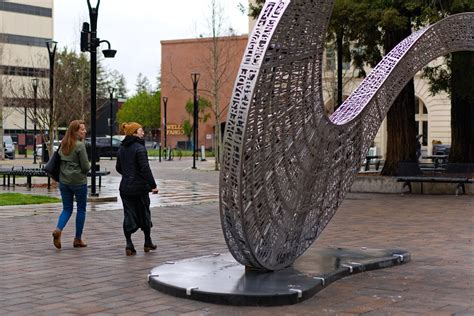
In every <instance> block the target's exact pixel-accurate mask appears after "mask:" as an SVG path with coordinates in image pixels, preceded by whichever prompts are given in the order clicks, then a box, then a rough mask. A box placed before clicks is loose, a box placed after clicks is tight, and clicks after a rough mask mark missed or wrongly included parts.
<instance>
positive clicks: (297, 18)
mask: <svg viewBox="0 0 474 316" xmlns="http://www.w3.org/2000/svg"><path fill="white" fill-rule="evenodd" d="M332 5H333V1H322V0H320V1H313V0H291V1H290V0H267V1H266V3H265V5H264V7H263V9H262V13H261V14H260V17H259V18H258V20H257V23H256V26H255V29H254V31H253V33H252V35H251V36H250V37H249V42H248V44H247V48H246V50H245V54H244V57H243V60H242V63H241V66H240V70H239V72H238V75H237V79H236V82H235V86H234V90H233V95H232V99H231V102H230V108H229V114H228V118H227V124H226V130H225V135H224V142H223V145H224V146H223V160H222V169H221V174H220V195H221V196H220V213H221V222H222V228H223V231H224V236H225V240H226V242H227V245H228V247H229V249H230V252H231V253H232V255H233V256H234V258H235V259H236V260H237V261H238V262H240V263H241V264H244V265H247V266H252V267H255V268H259V269H265V270H278V269H282V268H285V267H287V266H289V265H291V264H292V263H293V261H294V260H295V259H296V258H297V257H298V256H300V255H301V254H303V252H304V251H305V250H306V249H307V248H308V247H309V246H311V244H312V243H313V242H314V241H315V239H316V238H317V237H318V236H319V235H320V234H321V232H322V231H323V229H324V228H325V226H326V225H327V224H328V222H329V221H330V220H331V218H332V216H333V215H334V213H335V212H336V210H337V208H338V206H339V205H340V204H341V202H342V200H343V198H344V196H345V194H346V192H347V191H348V190H349V188H350V187H351V184H352V182H353V180H354V177H355V176H356V174H357V172H358V169H359V167H360V163H361V161H362V160H363V158H364V156H365V153H366V152H367V150H368V148H369V146H370V143H371V142H372V140H373V139H374V137H375V134H376V133H377V130H378V129H379V127H380V124H381V123H382V121H383V119H384V118H385V116H386V114H387V112H388V110H389V108H390V106H391V104H392V103H393V101H394V99H395V98H396V96H397V95H398V94H399V92H400V91H401V89H402V88H403V87H404V86H405V84H406V83H407V82H408V81H409V80H410V79H411V78H412V77H413V76H414V75H415V73H416V72H417V71H419V70H420V69H421V68H422V67H423V66H424V65H426V64H427V63H429V62H430V61H431V60H433V59H435V58H437V57H439V56H442V55H445V54H448V53H450V52H454V51H460V50H474V13H465V14H458V15H453V16H450V17H448V18H446V19H444V20H442V21H440V22H438V23H436V24H434V25H432V26H429V27H427V28H425V29H422V30H420V31H418V32H416V33H413V34H412V35H411V36H409V37H408V38H406V39H405V40H403V41H402V42H401V43H400V44H399V45H398V46H396V47H395V48H394V49H393V50H392V51H391V52H390V53H389V54H387V55H386V56H385V58H384V59H383V60H382V61H381V62H380V64H379V65H377V66H376V67H375V68H374V69H373V71H372V72H371V74H370V75H369V76H368V77H367V78H366V79H365V80H364V81H363V82H362V83H361V85H360V86H359V87H358V88H357V89H356V90H355V91H354V93H352V95H351V96H350V97H349V98H348V99H347V100H346V101H345V102H344V104H343V105H342V106H341V107H339V109H338V110H337V111H336V112H335V113H334V114H332V115H331V117H327V116H326V114H325V111H324V108H323V97H322V88H321V87H322V83H321V75H322V55H323V48H324V38H325V34H326V28H327V24H328V21H329V18H330V15H331V10H332Z"/></svg>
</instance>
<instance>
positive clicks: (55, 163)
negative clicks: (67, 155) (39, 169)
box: [43, 144, 61, 182]
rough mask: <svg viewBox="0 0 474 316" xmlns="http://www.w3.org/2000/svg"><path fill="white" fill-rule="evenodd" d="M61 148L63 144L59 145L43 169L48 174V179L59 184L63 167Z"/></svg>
mask: <svg viewBox="0 0 474 316" xmlns="http://www.w3.org/2000/svg"><path fill="white" fill-rule="evenodd" d="M60 148H61V144H60V145H59V147H58V150H56V151H55V152H54V153H53V155H52V156H51V159H49V161H48V163H47V164H46V165H45V166H44V167H43V171H44V172H46V174H47V175H48V177H50V178H51V179H53V180H54V181H56V182H59V168H60V167H61V156H60V155H59V152H58V151H59V149H60Z"/></svg>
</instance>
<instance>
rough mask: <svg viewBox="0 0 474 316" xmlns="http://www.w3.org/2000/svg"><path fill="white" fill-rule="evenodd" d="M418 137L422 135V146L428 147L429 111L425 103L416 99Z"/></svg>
mask: <svg viewBox="0 0 474 316" xmlns="http://www.w3.org/2000/svg"><path fill="white" fill-rule="evenodd" d="M415 122H416V135H417V136H418V135H422V136H423V137H422V138H421V145H422V146H428V109H427V108H426V106H425V104H424V103H423V101H421V100H420V99H419V98H418V97H415Z"/></svg>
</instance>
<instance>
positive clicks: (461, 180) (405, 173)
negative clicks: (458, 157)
mask: <svg viewBox="0 0 474 316" xmlns="http://www.w3.org/2000/svg"><path fill="white" fill-rule="evenodd" d="M473 173H474V164H469V163H448V164H447V165H446V169H445V170H443V171H439V172H438V170H436V169H434V170H433V171H432V172H429V173H426V172H422V170H421V169H420V166H419V165H418V163H417V162H400V163H399V164H398V169H397V176H396V178H397V182H403V187H402V193H403V192H404V189H405V187H408V192H410V193H411V192H412V188H411V183H412V182H419V183H421V193H422V194H423V183H424V182H432V183H456V184H457V186H456V191H455V194H456V195H458V194H459V193H460V192H462V194H465V193H466V188H465V184H466V183H473V182H474V181H473V179H472V174H473Z"/></svg>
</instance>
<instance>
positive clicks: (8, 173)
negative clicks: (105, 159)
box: [0, 167, 110, 189]
mask: <svg viewBox="0 0 474 316" xmlns="http://www.w3.org/2000/svg"><path fill="white" fill-rule="evenodd" d="M109 174H110V171H107V170H103V171H96V172H95V175H96V177H99V187H101V186H102V176H106V175H109ZM0 175H2V176H3V186H7V187H9V186H10V178H12V180H13V186H15V180H16V177H17V176H19V177H26V186H27V187H28V188H31V185H32V183H31V178H32V177H47V178H48V189H49V188H51V178H50V177H48V175H47V174H46V172H44V170H43V168H24V167H21V168H16V169H15V167H12V168H0ZM87 176H88V177H90V176H91V173H90V171H89V172H88V173H87Z"/></svg>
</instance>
